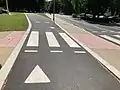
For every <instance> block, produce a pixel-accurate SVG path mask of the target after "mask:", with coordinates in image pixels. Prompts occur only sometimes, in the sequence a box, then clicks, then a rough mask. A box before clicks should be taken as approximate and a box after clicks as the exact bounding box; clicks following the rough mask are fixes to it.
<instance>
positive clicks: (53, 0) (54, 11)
mask: <svg viewBox="0 0 120 90" xmlns="http://www.w3.org/2000/svg"><path fill="white" fill-rule="evenodd" d="M53 21H55V0H53Z"/></svg>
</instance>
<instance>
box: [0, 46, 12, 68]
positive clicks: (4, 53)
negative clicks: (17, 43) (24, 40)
mask: <svg viewBox="0 0 120 90" xmlns="http://www.w3.org/2000/svg"><path fill="white" fill-rule="evenodd" d="M13 49H14V48H13V47H0V64H1V65H2V66H3V65H4V63H5V62H6V60H7V59H8V57H9V56H10V54H11V53H12V51H13Z"/></svg>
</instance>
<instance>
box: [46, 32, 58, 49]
mask: <svg viewBox="0 0 120 90" xmlns="http://www.w3.org/2000/svg"><path fill="white" fill-rule="evenodd" d="M46 37H47V40H48V44H49V47H60V45H59V43H58V41H57V39H56V37H55V36H54V34H53V33H52V32H46Z"/></svg>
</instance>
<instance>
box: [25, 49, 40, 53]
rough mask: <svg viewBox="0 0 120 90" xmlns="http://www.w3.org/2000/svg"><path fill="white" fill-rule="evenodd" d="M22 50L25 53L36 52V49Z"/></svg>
mask: <svg viewBox="0 0 120 90" xmlns="http://www.w3.org/2000/svg"><path fill="white" fill-rule="evenodd" d="M24 52H26V53H36V52H38V50H25V51H24Z"/></svg>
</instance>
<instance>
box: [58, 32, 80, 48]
mask: <svg viewBox="0 0 120 90" xmlns="http://www.w3.org/2000/svg"><path fill="white" fill-rule="evenodd" d="M59 34H60V36H61V37H62V38H63V39H64V40H65V41H66V43H67V44H68V45H69V46H70V47H73V48H80V46H79V45H78V44H77V43H76V42H75V41H73V40H72V39H71V38H70V37H69V36H68V35H67V34H65V33H59Z"/></svg>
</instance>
